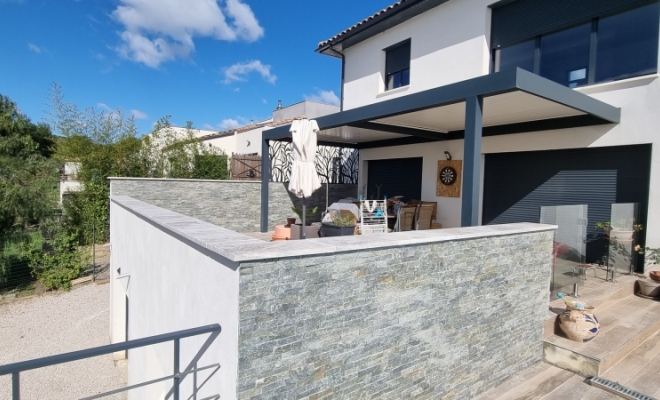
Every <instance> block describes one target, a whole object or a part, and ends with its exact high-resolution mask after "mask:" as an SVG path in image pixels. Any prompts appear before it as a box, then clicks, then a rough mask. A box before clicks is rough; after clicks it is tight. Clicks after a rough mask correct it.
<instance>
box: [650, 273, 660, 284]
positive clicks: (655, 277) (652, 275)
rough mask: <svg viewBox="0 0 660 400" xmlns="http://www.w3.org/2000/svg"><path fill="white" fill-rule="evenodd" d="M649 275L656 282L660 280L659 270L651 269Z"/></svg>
mask: <svg viewBox="0 0 660 400" xmlns="http://www.w3.org/2000/svg"><path fill="white" fill-rule="evenodd" d="M649 277H651V279H653V280H654V281H656V282H660V271H651V272H649Z"/></svg>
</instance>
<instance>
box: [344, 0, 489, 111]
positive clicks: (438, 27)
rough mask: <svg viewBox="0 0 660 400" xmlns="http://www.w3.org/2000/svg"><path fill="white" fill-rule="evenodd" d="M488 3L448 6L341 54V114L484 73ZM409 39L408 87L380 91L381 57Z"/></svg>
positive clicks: (469, 0)
mask: <svg viewBox="0 0 660 400" xmlns="http://www.w3.org/2000/svg"><path fill="white" fill-rule="evenodd" d="M492 3H493V0H461V1H448V2H446V3H444V4H442V5H440V6H437V7H435V8H433V9H431V10H429V11H427V12H425V13H423V14H421V15H418V16H417V17H415V18H412V19H410V20H408V21H406V22H404V23H402V24H399V25H397V26H395V27H393V28H391V29H388V30H387V31H385V32H383V33H381V34H379V35H376V36H374V37H372V38H370V39H368V40H365V41H364V42H361V43H359V44H357V45H355V46H352V47H350V48H348V49H346V51H345V60H346V69H345V79H344V109H345V110H348V109H351V108H355V107H360V106H364V105H367V104H372V103H375V102H379V101H383V100H389V99H392V98H395V97H400V96H404V95H407V94H411V93H415V92H419V91H423V90H426V89H430V88H434V87H438V86H444V85H447V84H449V83H454V82H459V81H463V80H466V79H470V78H474V77H477V76H481V75H485V74H488V73H489V63H490V51H489V45H488V41H489V37H490V8H488V5H490V4H492ZM406 39H411V61H410V85H409V86H406V87H402V88H398V89H394V90H390V91H387V92H385V91H384V89H385V86H384V78H383V77H384V71H385V52H384V51H383V49H384V48H387V47H389V46H391V45H393V44H396V43H399V42H401V41H403V40H406Z"/></svg>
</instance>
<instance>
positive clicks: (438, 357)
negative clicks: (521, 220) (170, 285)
mask: <svg viewBox="0 0 660 400" xmlns="http://www.w3.org/2000/svg"><path fill="white" fill-rule="evenodd" d="M552 239H553V232H552V231H544V232H532V233H522V234H515V235H508V236H494V237H482V238H477V239H467V240H455V241H445V242H436V243H428V244H417V245H410V246H404V247H401V246H399V247H391V248H378V249H363V250H361V251H354V252H344V253H337V254H332V255H316V256H305V257H296V258H283V259H276V260H271V261H261V262H250V263H242V264H241V265H240V283H239V285H240V300H239V304H240V310H239V313H240V331H239V367H238V368H239V371H238V398H239V399H242V400H245V399H309V400H314V399H319V398H324V399H403V398H406V399H408V398H414V399H449V398H453V399H470V398H473V397H475V396H476V395H478V394H479V393H482V392H484V391H486V390H488V389H490V388H491V387H494V386H495V385H497V384H499V383H501V382H502V381H504V380H505V379H507V378H508V377H510V376H511V375H513V374H514V373H516V372H518V371H520V370H523V369H525V368H527V367H529V366H531V365H533V364H534V363H537V362H539V361H541V358H542V335H543V323H544V321H545V318H546V314H547V310H548V297H549V296H548V287H549V283H550V271H551V252H552Z"/></svg>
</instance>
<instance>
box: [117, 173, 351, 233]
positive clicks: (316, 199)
mask: <svg viewBox="0 0 660 400" xmlns="http://www.w3.org/2000/svg"><path fill="white" fill-rule="evenodd" d="M110 179H111V181H110V195H111V196H128V197H132V198H134V199H137V200H141V201H144V202H146V203H150V204H153V205H156V206H158V207H162V208H166V209H168V210H172V211H176V212H178V213H181V214H185V215H188V216H191V217H194V218H198V219H200V220H202V221H206V222H210V223H212V224H215V225H218V226H222V227H224V228H227V229H231V230H234V231H237V232H258V231H259V230H260V215H261V182H250V181H213V180H193V179H189V180H188V179H139V178H110ZM287 187H288V184H287V183H276V182H271V183H270V187H269V196H270V197H269V204H268V209H269V212H268V216H269V218H268V221H269V229H271V230H272V229H274V228H275V225H278V224H285V223H286V218H287V217H291V216H295V214H294V212H293V211H292V210H291V207H293V206H294V205H295V206H296V207H298V208H301V207H302V200H301V199H298V198H296V197H295V196H293V195H292V194H291V193H290V192H289V191H288V190H287ZM325 196H326V190H325V185H323V186H322V187H321V188H320V189H319V190H317V191H316V192H314V194H313V195H312V197H310V198H308V199H307V200H306V204H307V207H308V208H313V207H316V206H318V207H319V210H318V212H317V214H316V215H315V216H314V217H313V218H311V219H310V220H311V221H312V222H315V221H319V220H320V216H321V211H323V210H324V209H325ZM346 197H357V185H342V184H330V185H329V202H330V204H332V203H334V202H336V201H338V200H339V199H343V198H346Z"/></svg>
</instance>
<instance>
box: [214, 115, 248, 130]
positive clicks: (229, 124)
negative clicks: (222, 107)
mask: <svg viewBox="0 0 660 400" xmlns="http://www.w3.org/2000/svg"><path fill="white" fill-rule="evenodd" d="M219 126H220V129H222V130H223V131H228V130H230V129H236V128H240V127H241V126H243V124H241V123H240V122H238V120H237V119H233V118H227V119H223V120H222V122H220V125H219Z"/></svg>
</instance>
